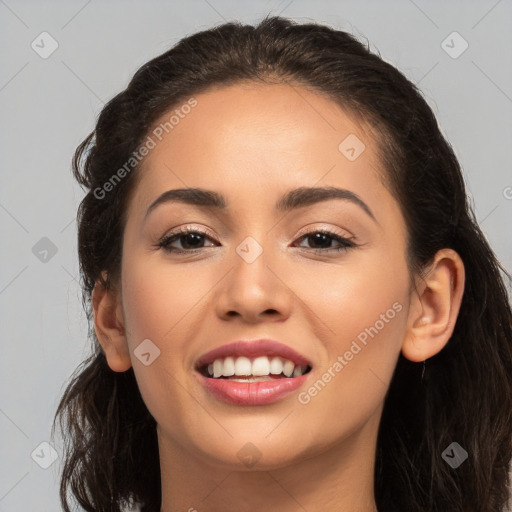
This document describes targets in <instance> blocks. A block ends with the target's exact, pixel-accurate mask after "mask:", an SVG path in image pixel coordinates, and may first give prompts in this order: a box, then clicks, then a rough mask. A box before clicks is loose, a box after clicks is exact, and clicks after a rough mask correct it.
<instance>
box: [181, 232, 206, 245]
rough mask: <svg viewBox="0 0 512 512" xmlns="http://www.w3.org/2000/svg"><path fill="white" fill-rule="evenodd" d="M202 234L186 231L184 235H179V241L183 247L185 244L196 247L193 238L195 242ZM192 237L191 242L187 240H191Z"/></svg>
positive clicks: (198, 240) (199, 239)
mask: <svg viewBox="0 0 512 512" xmlns="http://www.w3.org/2000/svg"><path fill="white" fill-rule="evenodd" d="M202 236H203V235H200V234H198V233H187V234H186V235H184V236H182V237H181V243H182V245H183V247H186V246H187V245H191V246H192V248H193V249H194V248H197V245H194V239H195V241H196V242H201V241H202V240H201V237H202ZM191 239H192V244H190V243H189V242H190V241H191Z"/></svg>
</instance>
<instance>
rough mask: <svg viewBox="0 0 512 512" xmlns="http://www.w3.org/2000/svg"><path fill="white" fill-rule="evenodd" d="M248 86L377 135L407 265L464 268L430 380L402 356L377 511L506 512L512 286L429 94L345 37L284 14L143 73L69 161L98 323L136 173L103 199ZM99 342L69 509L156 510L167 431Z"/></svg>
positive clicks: (87, 294)
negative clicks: (275, 90)
mask: <svg viewBox="0 0 512 512" xmlns="http://www.w3.org/2000/svg"><path fill="white" fill-rule="evenodd" d="M242 80H243V81H245V80H254V81H260V82H265V83H276V82H280V83H285V82H286V83H293V84H298V85H299V86H305V87H310V88H312V89H313V90H316V91H317V92H318V93H319V94H324V95H327V96H328V97H329V98H330V99H332V101H334V102H337V103H338V104H340V105H342V106H343V107H344V108H346V109H347V110H348V111H349V112H351V113H352V114H353V115H355V116H359V117H360V118H361V119H363V120H364V121H366V122H367V123H368V124H370V125H371V126H373V127H374V128H375V129H376V130H377V133H378V134H379V141H378V142H379V152H380V158H381V161H382V162H383V164H384V166H385V169H386V176H385V184H386V186H387V187H388V189H389V190H390V191H391V193H392V194H393V196H394V197H395V199H396V200H397V202H398V203H399V205H400V208H401V211H402V213H403V216H404V218H405V221H406V226H407V236H408V240H407V241H408V244H407V259H408V263H409V269H410V271H411V272H418V273H420V274H421V272H422V271H423V270H424V269H425V268H426V267H427V265H428V264H429V262H431V260H432V258H433V257H434V255H435V253H436V252H437V251H438V250H439V249H442V248H452V249H454V250H455V251H457V252H458V254H459V255H460V256H461V258H462V260H463V262H464V266H465V273H466V283H465V291H464V296H463V300H462V304H461V308H460V312H459V316H458V318H457V322H456V325H455V328H454V332H453V335H452V337H451V339H450V340H449V342H448V344H447V345H446V347H445V348H444V349H443V350H442V351H441V352H440V353H439V354H437V355H436V356H434V357H432V358H431V359H429V360H428V361H427V362H426V369H425V372H424V375H423V379H422V378H421V376H422V370H423V365H422V364H421V363H420V364H418V363H412V362H410V361H408V360H406V359H405V358H404V357H403V356H402V355H400V357H399V360H398V364H397V366H396V370H395V373H394V375H393V379H392V382H391V385H390V388H389V390H388V393H387V396H386V400H385V404H384V411H383V415H382V419H381V424H380V428H379V434H378V445H377V452H376V467H375V497H376V501H377V506H378V508H379V511H381V512H395V511H407V512H411V511H415V512H448V511H450V512H490V511H495V512H501V511H502V510H503V508H504V506H505V504H506V502H507V499H508V485H509V464H510V461H511V458H512V428H511V425H512V421H511V419H512V312H511V308H510V304H509V298H508V296H507V291H506V288H505V284H504V279H505V276H506V278H507V279H508V281H509V282H510V280H511V278H510V275H509V274H507V273H506V271H505V269H504V268H503V267H502V266H501V265H500V263H499V262H498V261H497V259H496V257H495V255H494V253H493V251H492V250H491V248H490V246H489V244H488V243H487V241H486V239H485V237H484V235H483V234H482V232H481V230H480V229H479V227H478V225H477V222H476V219H475V215H474V213H473V210H472V208H471V206H470V204H469V203H468V200H467V197H466V192H465V187H464V180H463V176H462V172H461V168H460V166H459V163H458V161H457V159H456V157H455V155H454V152H453V150H452V148H451V146H450V144H449V143H448V142H447V141H446V140H445V138H444V137H443V135H442V134H441V132H440V130H439V127H438V125H437V122H436V120H435V117H434V115H433V113H432V110H431V109H430V108H429V106H428V105H427V103H426V101H425V100H424V98H423V96H422V95H421V93H420V92H419V91H418V89H417V88H416V86H415V85H414V84H412V83H411V82H410V81H409V80H407V79H406V78H405V77H404V76H403V75H402V74H401V73H400V72H399V71H398V70H397V69H396V68H395V67H393V66H392V65H390V64H388V63H386V62H385V61H384V60H383V59H382V58H380V56H377V55H375V54H373V53H372V52H370V50H369V48H368V47H365V46H364V45H363V44H361V43H360V42H359V41H358V40H357V39H356V38H355V37H353V36H352V35H350V34H348V33H346V32H343V31H340V30H334V29H332V28H330V27H327V26H325V25H320V24H314V23H308V24H297V23H295V22H293V21H290V20H287V19H284V18H280V17H267V18H265V19H264V20H263V21H261V22H260V23H259V24H258V25H257V26H250V25H244V24H241V23H234V22H231V23H226V24H223V25H220V26H218V27H215V28H212V29H211V30H205V31H202V32H198V33H196V34H193V35H191V36H189V37H186V38H184V39H182V40H181V41H180V42H179V43H178V44H177V45H175V46H174V47H173V48H171V49H170V50H168V51H166V52H165V53H163V54H162V55H160V56H158V57H156V58H154V59H152V60H151V61H149V62H147V63H146V64H144V65H143V66H142V67H141V68H140V69H139V70H138V71H137V72H136V73H135V75H134V76H133V78H132V80H131V81H130V83H129V84H128V87H127V88H126V89H125V90H124V91H122V92H121V93H119V94H118V95H116V96H115V97H114V98H113V99H112V100H111V101H110V102H109V103H108V104H107V105H106V106H105V107H104V108H103V110H102V112H101V114H100V116H99V118H98V121H97V124H96V127H95V129H94V131H93V132H92V133H90V134H89V136H88V137H87V138H86V139H85V140H84V141H83V142H82V143H81V144H80V146H79V147H78V148H77V150H76V153H75V155H74V159H73V170H74V174H75V177H76V179H77V180H78V181H79V183H80V184H81V185H82V186H83V187H84V188H85V189H86V191H87V193H86V195H85V197H84V199H83V201H82V203H81V205H80V208H79V212H78V233H79V235H78V250H79V257H80V266H81V276H82V282H83V299H84V305H85V308H86V311H87V315H88V319H89V320H91V304H90V299H91V292H92V289H93V286H94V283H95V282H96V280H98V279H99V280H102V279H103V278H102V271H106V273H107V276H108V277H107V279H106V281H103V283H104V285H105V286H110V284H111V283H112V282H113V281H112V279H116V276H118V274H119V269H120V262H121V256H122V254H121V244H122V237H123V229H124V222H125V219H124V213H125V211H126V205H127V201H128V197H129V194H130V192H131V191H132V189H133V187H134V183H135V181H134V176H135V175H136V174H137V171H138V169H139V166H138V165H136V166H134V168H133V170H131V172H127V173H124V174H126V175H124V174H123V179H122V180H119V182H118V183H117V182H116V184H115V187H112V190H109V192H108V193H106V194H102V193H99V192H98V190H101V188H102V187H103V185H104V184H105V183H106V182H107V181H109V180H110V179H111V178H112V175H113V173H114V172H115V170H116V169H119V168H121V167H122V166H123V165H124V164H125V163H126V162H127V161H128V160H129V158H130V157H131V156H132V155H133V153H134V152H135V151H136V150H137V148H138V147H139V146H140V144H141V143H142V142H143V141H144V139H145V138H146V137H147V135H148V133H149V130H150V129H151V127H152V126H153V125H154V123H155V121H156V120H157V119H159V118H160V117H161V116H162V115H163V114H164V113H166V112H168V111H169V110H170V109H171V108H173V107H176V106H177V105H179V104H180V102H183V101H186V99H188V98H190V97H191V96H192V95H197V94H198V93H200V92H201V91H205V90H206V89H208V88H211V87H213V86H223V85H228V84H233V83H237V82H239V81H242ZM103 190H104V189H103ZM500 271H501V272H502V273H500ZM90 325H91V324H90ZM89 335H90V338H91V340H92V344H93V351H92V352H93V353H92V355H91V357H90V358H88V359H87V360H86V361H84V363H83V364H82V365H81V366H80V367H79V368H77V370H76V373H75V374H74V375H73V376H72V379H71V381H70V383H69V385H68V387H67V389H66V391H65V393H64V395H63V397H62V399H61V402H60V404H59V407H58V410H57V412H56V415H55V420H54V428H55V424H56V422H57V419H59V420H60V426H61V430H62V432H63V433H65V440H66V458H65V465H64V468H63V473H62V479H61V491H60V492H61V494H60V495H61V502H62V504H63V507H64V509H65V511H66V512H69V510H70V508H69V505H68V497H67V491H68V488H69V490H70V491H71V493H72V495H73V496H74V498H75V499H76V500H77V501H78V503H79V504H80V505H81V506H82V507H83V509H84V510H86V511H90V512H98V511H102V512H103V511H104V512H106V511H117V510H119V509H120V507H122V506H123V504H125V503H127V502H128V501H129V500H130V499H131V498H133V499H134V500H136V501H138V502H141V503H143V504H144V505H143V510H144V511H147V512H150V511H151V512H158V511H159V510H160V500H161V489H160V485H161V482H160V465H159V453H158V444H157V437H156V422H155V420H154V418H153V417H152V416H151V415H150V413H149V412H148V410H147V408H146V406H145V404H144V402H143V400H142V398H141V395H140V393H139V390H138V387H137V383H136V380H135V377H134V373H133V369H130V370H128V371H126V372H124V373H116V372H113V371H112V370H111V369H110V368H109V366H108V365H107V362H106V360H105V355H104V353H103V352H102V349H101V347H100V345H99V343H98V341H97V339H96V337H95V334H94V331H93V330H92V328H91V329H90V333H89ZM52 433H53V431H52ZM452 442H457V443H458V444H459V445H461V446H462V447H463V448H464V449H465V450H466V451H467V453H468V460H466V461H465V462H464V463H463V464H462V465H460V466H459V467H458V468H457V469H454V468H452V467H451V466H450V465H449V464H447V463H446V462H445V460H443V458H442V453H443V451H444V450H445V449H446V448H447V447H448V446H449V445H450V444H451V443H452Z"/></svg>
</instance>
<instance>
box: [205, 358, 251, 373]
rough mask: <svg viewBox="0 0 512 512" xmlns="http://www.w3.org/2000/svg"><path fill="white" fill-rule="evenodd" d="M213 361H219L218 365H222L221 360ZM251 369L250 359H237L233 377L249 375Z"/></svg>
mask: <svg viewBox="0 0 512 512" xmlns="http://www.w3.org/2000/svg"><path fill="white" fill-rule="evenodd" d="M215 361H220V364H222V360H221V359H216V360H215ZM214 364H215V363H214ZM251 369H252V368H251V360H250V359H248V358H247V357H237V359H236V361H235V375H251ZM214 377H215V375H214Z"/></svg>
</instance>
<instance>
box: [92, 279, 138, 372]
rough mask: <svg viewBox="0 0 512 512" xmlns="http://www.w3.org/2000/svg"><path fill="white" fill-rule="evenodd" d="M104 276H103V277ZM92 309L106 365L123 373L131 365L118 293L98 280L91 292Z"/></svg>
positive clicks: (95, 328)
mask: <svg viewBox="0 0 512 512" xmlns="http://www.w3.org/2000/svg"><path fill="white" fill-rule="evenodd" d="M105 275H106V274H103V276H104V277H105ZM92 308H93V313H94V330H95V331H96V337H97V338H98V341H99V342H100V345H101V346H102V348H103V352H104V353H105V357H106V358H107V362H108V365H109V366H110V368H111V369H112V370H113V371H115V372H125V371H126V370H128V369H129V368H130V367H131V365H132V363H131V359H130V352H129V350H128V343H127V341H126V331H125V327H124V319H123V311H122V307H121V300H120V293H119V292H118V291H116V290H114V289H113V288H110V287H109V288H107V287H106V286H105V285H104V284H103V282H102V281H101V280H100V279H98V280H97V281H96V283H95V285H94V289H93V292H92Z"/></svg>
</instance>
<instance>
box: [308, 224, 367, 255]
mask: <svg viewBox="0 0 512 512" xmlns="http://www.w3.org/2000/svg"><path fill="white" fill-rule="evenodd" d="M299 240H302V241H307V242H308V243H310V244H312V245H313V246H316V247H311V250H313V251H314V252H315V253H317V254H325V253H326V252H333V251H334V252H339V251H346V250H348V249H350V248H351V247H355V246H356V245H357V244H355V243H354V242H352V241H351V240H350V239H348V238H346V237H344V236H342V235H339V234H337V233H334V232H332V231H329V230H327V229H318V230H315V231H310V232H309V233H306V234H305V235H302V236H301V237H300V238H299ZM333 241H334V242H337V243H338V244H339V245H338V246H335V247H332V246H331V242H333ZM319 246H320V247H319ZM299 247H303V246H299Z"/></svg>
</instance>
